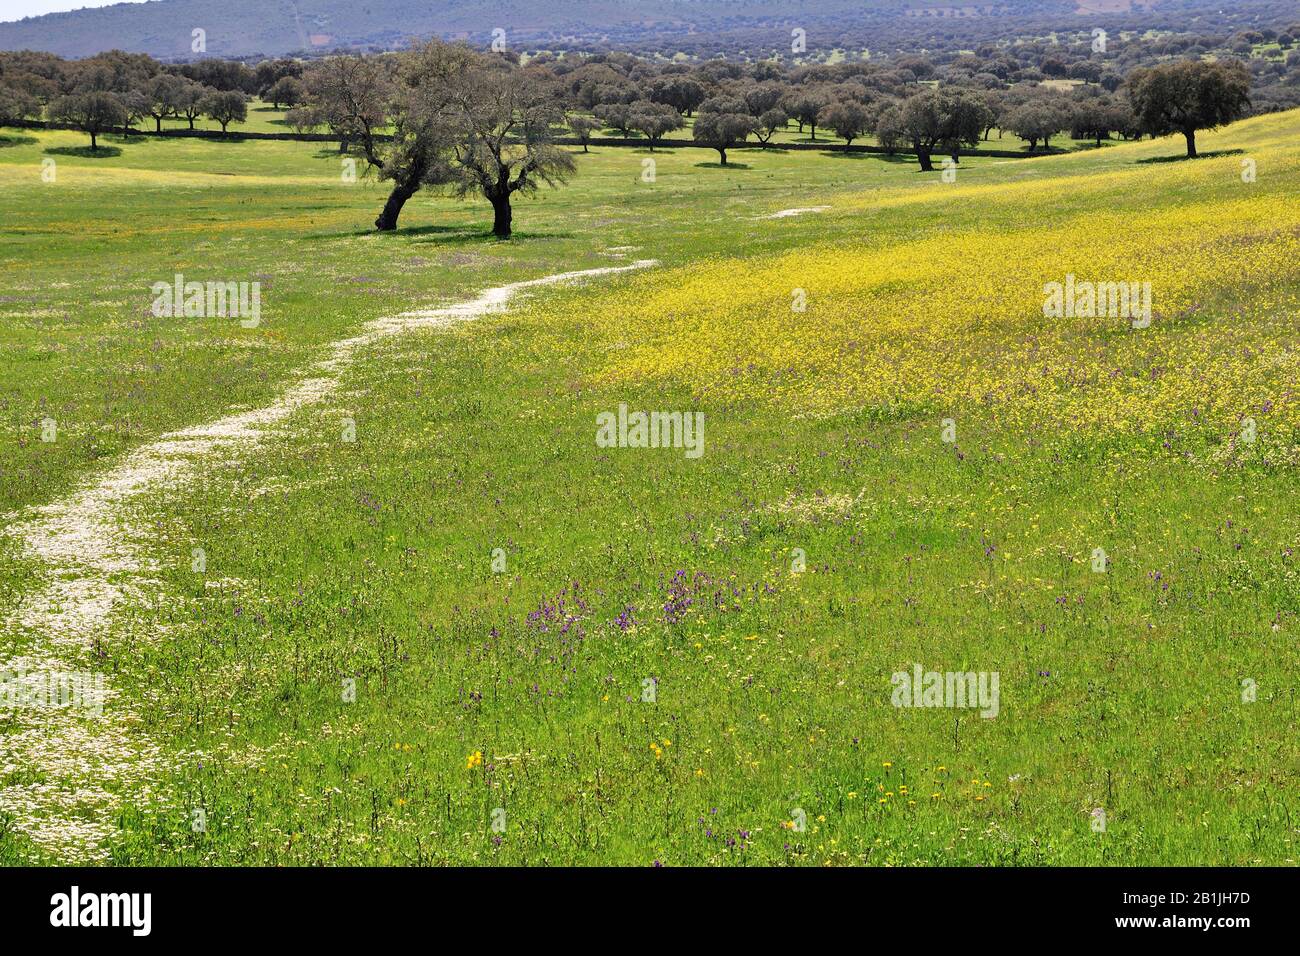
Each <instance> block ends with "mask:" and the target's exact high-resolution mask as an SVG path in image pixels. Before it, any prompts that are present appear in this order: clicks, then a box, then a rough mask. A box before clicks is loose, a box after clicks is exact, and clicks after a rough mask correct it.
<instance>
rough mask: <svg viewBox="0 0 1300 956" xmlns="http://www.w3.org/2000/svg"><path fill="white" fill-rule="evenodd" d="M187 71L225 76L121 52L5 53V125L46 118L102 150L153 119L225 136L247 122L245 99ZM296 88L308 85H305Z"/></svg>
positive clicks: (1, 113)
mask: <svg viewBox="0 0 1300 956" xmlns="http://www.w3.org/2000/svg"><path fill="white" fill-rule="evenodd" d="M220 62H221V61H203V63H205V64H206V63H214V64H215V63H220ZM185 70H190V71H191V72H198V73H199V74H201V75H206V76H219V75H221V73H222V71H221V70H213V69H206V68H205V69H204V70H199V71H195V70H194V69H193V66H187V67H183V68H178V69H176V70H168V69H164V68H163V67H162V65H161V64H159V63H158V62H157V61H155V60H153V59H152V58H151V57H148V56H143V55H137V54H128V53H121V52H113V53H106V54H101V55H100V56H95V57H90V58H88V59H85V60H78V61H71V62H69V61H64V60H60V59H59V58H58V57H52V56H49V55H48V54H41V53H31V52H26V51H25V52H23V53H17V54H0V125H3V124H5V123H9V124H12V123H15V122H18V121H21V120H25V119H38V118H40V117H41V116H45V117H47V118H48V119H50V120H51V121H53V122H56V123H68V124H70V125H72V126H75V127H76V128H77V129H80V130H82V131H83V132H85V133H87V134H89V136H90V145H91V149H98V148H99V136H101V135H102V134H104V133H106V132H108V131H110V130H114V129H125V130H126V131H127V132H129V131H130V129H131V127H132V126H134V125H135V124H136V123H140V122H145V121H147V120H149V119H152V120H153V121H154V126H155V129H156V130H161V129H162V123H163V120H165V119H169V118H176V119H185V120H187V121H188V122H189V128H190V129H193V128H194V123H195V121H196V120H197V119H198V118H199V117H203V116H206V117H208V118H210V119H212V120H214V121H215V122H217V123H219V124H220V125H221V129H222V131H223V132H225V131H227V130H228V128H229V125H230V124H231V123H236V122H243V121H244V120H245V119H247V117H248V96H247V94H246V93H244V92H243V91H242V90H239V89H222V88H219V87H216V86H212V85H210V84H207V83H203V82H201V81H200V80H198V79H195V78H193V77H192V76H189V75H186V72H185ZM227 79H228V77H227ZM277 82H280V81H277ZM294 82H297V83H299V85H300V86H301V81H298V80H294ZM223 85H228V84H226V83H223Z"/></svg>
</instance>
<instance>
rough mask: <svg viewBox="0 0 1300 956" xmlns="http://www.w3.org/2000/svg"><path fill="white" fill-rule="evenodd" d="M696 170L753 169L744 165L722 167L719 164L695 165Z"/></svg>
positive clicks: (731, 164) (734, 164)
mask: <svg viewBox="0 0 1300 956" xmlns="http://www.w3.org/2000/svg"><path fill="white" fill-rule="evenodd" d="M695 168H696V169H753V167H752V166H750V165H748V164H746V163H727V165H725V166H723V165H722V164H721V163H696V164H695Z"/></svg>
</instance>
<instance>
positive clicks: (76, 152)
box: [45, 146, 122, 159]
mask: <svg viewBox="0 0 1300 956" xmlns="http://www.w3.org/2000/svg"><path fill="white" fill-rule="evenodd" d="M45 152H46V153H47V154H48V155H50V156H80V157H81V158H82V159H111V158H113V157H114V156H121V155H122V150H120V149H119V148H118V147H116V146H100V147H99V149H91V148H90V147H89V146H51V147H49V148H48V149H46V150H45Z"/></svg>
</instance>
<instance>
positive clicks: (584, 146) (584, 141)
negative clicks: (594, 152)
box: [582, 139, 587, 153]
mask: <svg viewBox="0 0 1300 956" xmlns="http://www.w3.org/2000/svg"><path fill="white" fill-rule="evenodd" d="M582 151H583V152H584V153H585V152H587V141H586V140H585V139H584V140H583V141H582Z"/></svg>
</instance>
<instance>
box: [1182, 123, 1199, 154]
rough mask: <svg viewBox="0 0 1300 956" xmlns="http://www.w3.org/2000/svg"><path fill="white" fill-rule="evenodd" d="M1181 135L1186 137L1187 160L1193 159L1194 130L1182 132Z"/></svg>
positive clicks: (1194, 147)
mask: <svg viewBox="0 0 1300 956" xmlns="http://www.w3.org/2000/svg"><path fill="white" fill-rule="evenodd" d="M1183 135H1184V136H1185V137H1187V158H1188V159H1195V158H1196V130H1194V129H1187V130H1183Z"/></svg>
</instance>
